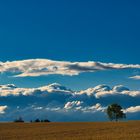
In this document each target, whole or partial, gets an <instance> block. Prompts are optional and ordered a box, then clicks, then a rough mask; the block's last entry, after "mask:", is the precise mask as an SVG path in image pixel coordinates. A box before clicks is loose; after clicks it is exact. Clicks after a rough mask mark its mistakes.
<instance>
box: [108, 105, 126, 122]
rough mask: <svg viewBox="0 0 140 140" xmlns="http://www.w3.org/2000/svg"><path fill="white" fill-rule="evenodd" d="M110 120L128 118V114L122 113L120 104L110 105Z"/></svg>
mask: <svg viewBox="0 0 140 140" xmlns="http://www.w3.org/2000/svg"><path fill="white" fill-rule="evenodd" d="M107 115H108V118H109V119H110V120H111V121H113V120H115V121H118V120H120V119H124V118H126V114H125V113H124V112H123V111H122V107H121V106H120V105H118V104H112V105H109V106H108V108H107Z"/></svg>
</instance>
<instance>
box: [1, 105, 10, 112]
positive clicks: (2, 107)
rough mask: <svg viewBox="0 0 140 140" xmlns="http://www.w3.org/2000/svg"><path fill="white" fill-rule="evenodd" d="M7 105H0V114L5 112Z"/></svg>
mask: <svg viewBox="0 0 140 140" xmlns="http://www.w3.org/2000/svg"><path fill="white" fill-rule="evenodd" d="M7 108H8V107H7V106H6V105H5V106H0V114H4V113H5V110H6V109H7Z"/></svg>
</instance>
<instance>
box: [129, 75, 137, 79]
mask: <svg viewBox="0 0 140 140" xmlns="http://www.w3.org/2000/svg"><path fill="white" fill-rule="evenodd" d="M129 78H130V79H134V80H140V75H136V76H132V77H129Z"/></svg>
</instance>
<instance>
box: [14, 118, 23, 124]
mask: <svg viewBox="0 0 140 140" xmlns="http://www.w3.org/2000/svg"><path fill="white" fill-rule="evenodd" d="M14 122H16V123H24V120H23V119H22V117H19V118H18V119H16V120H14Z"/></svg>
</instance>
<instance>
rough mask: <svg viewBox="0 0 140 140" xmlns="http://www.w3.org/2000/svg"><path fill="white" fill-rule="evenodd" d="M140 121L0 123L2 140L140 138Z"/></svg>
mask: <svg viewBox="0 0 140 140" xmlns="http://www.w3.org/2000/svg"><path fill="white" fill-rule="evenodd" d="M139 131H140V121H129V122H95V123H94V122H88V123H0V140H140V133H139Z"/></svg>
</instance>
